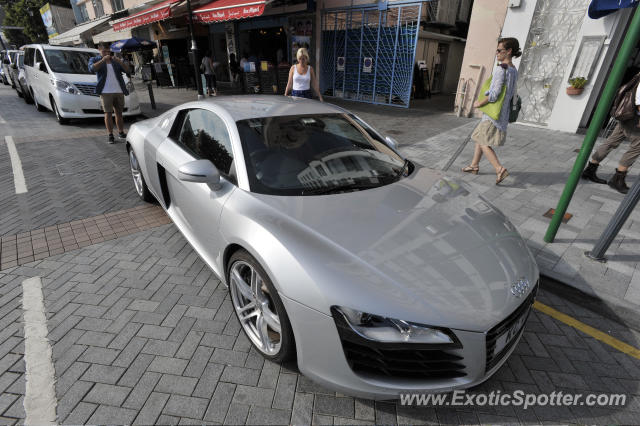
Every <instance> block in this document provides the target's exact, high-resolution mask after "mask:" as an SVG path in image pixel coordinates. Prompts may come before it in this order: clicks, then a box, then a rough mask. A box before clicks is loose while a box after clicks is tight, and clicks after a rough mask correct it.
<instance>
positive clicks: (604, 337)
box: [533, 301, 640, 359]
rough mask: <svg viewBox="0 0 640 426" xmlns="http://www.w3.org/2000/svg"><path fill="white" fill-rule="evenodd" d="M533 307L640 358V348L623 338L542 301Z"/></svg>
mask: <svg viewBox="0 0 640 426" xmlns="http://www.w3.org/2000/svg"><path fill="white" fill-rule="evenodd" d="M533 307H534V308H536V309H537V310H539V311H540V312H542V313H545V314H547V315H549V316H550V317H552V318H555V319H557V320H558V321H561V322H563V323H565V324H567V325H569V326H571V327H573V328H576V329H578V330H580V331H582V332H583V333H585V334H588V335H589V336H591V337H593V338H594V339H597V340H600V341H601V342H602V343H605V344H607V345H609V346H611V347H612V348H614V349H617V350H619V351H620V352H624V353H625V354H627V355H631V356H632V357H634V358H636V359H640V349H637V348H634V347H633V346H631V345H628V344H626V343H624V342H623V341H621V340H618V339H616V338H615V337H611V336H610V335H608V334H607V333H603V332H602V331H600V330H597V329H595V328H593V327H591V326H589V325H587V324H585V323H583V322H580V321H578V320H577V319H575V318H572V317H570V316H569V315H566V314H563V313H562V312H560V311H556V310H555V309H553V308H552V307H550V306H547V305H545V304H544V303H540V302H538V301H536V302H535V303H534V304H533Z"/></svg>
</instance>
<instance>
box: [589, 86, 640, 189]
mask: <svg viewBox="0 0 640 426" xmlns="http://www.w3.org/2000/svg"><path fill="white" fill-rule="evenodd" d="M635 98H636V99H635V103H636V108H637V111H636V117H635V118H632V119H630V120H627V121H621V122H619V123H618V124H617V125H616V127H615V129H614V130H613V133H611V136H609V137H608V138H607V140H606V141H604V143H602V145H600V146H599V147H598V149H596V151H595V152H594V153H593V155H592V156H591V161H589V165H588V166H587V168H586V169H585V170H584V172H582V178H583V179H589V180H590V181H592V182H595V183H607V184H608V185H609V186H610V187H611V188H613V189H615V190H616V191H618V192H620V193H622V194H626V193H627V192H628V191H629V187H628V186H627V183H626V182H625V178H626V176H627V171H628V170H629V167H631V166H632V165H633V163H634V162H635V161H636V158H638V156H640V127H639V126H640V85H636V96H635ZM625 139H628V140H629V142H631V145H630V146H629V149H628V150H627V152H625V153H624V154H622V158H621V159H620V162H619V163H618V167H617V168H616V172H615V174H614V175H613V176H612V177H611V179H610V180H609V181H608V182H607V181H606V180H605V179H600V178H599V177H598V176H597V175H596V170H597V169H598V165H600V162H601V161H602V160H604V159H605V158H606V157H607V155H608V154H609V153H610V152H611V151H613V150H614V149H616V148H617V147H618V146H620V144H621V143H622V141H624V140H625Z"/></svg>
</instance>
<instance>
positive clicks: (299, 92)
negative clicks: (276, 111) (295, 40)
mask: <svg viewBox="0 0 640 426" xmlns="http://www.w3.org/2000/svg"><path fill="white" fill-rule="evenodd" d="M296 59H297V60H298V63H297V64H295V65H293V66H292V67H291V69H290V70H289V81H288V82H287V88H286V90H285V91H284V95H285V96H289V93H291V96H294V97H299V98H308V99H312V98H313V91H312V90H311V88H312V87H313V90H314V91H315V92H316V94H317V95H318V99H320V102H323V101H324V100H323V99H322V94H321V93H320V86H319V85H318V79H317V78H316V74H315V72H314V71H313V67H312V66H311V65H309V52H308V51H307V49H305V48H304V47H301V48H300V49H298V52H297V53H296Z"/></svg>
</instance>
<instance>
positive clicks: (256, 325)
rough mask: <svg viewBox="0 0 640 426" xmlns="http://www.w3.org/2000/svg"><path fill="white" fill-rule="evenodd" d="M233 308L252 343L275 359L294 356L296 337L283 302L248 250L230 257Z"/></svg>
mask: <svg viewBox="0 0 640 426" xmlns="http://www.w3.org/2000/svg"><path fill="white" fill-rule="evenodd" d="M227 277H228V282H229V290H230V292H231V302H232V304H233V309H234V311H235V313H236V316H237V317H238V320H239V321H240V325H242V329H243V331H244V333H245V334H246V335H247V337H248V338H249V340H250V341H251V343H252V344H253V346H255V348H256V349H257V350H258V351H259V352H260V353H261V354H262V356H264V357H265V358H267V359H270V360H272V361H275V362H282V361H287V360H289V359H292V358H294V357H295V340H294V337H293V331H292V329H291V324H290V322H289V317H288V316H287V312H286V311H285V308H284V305H283V304H282V301H281V300H280V297H279V296H278V292H277V291H276V289H275V287H274V286H273V283H272V282H271V280H270V279H269V276H268V275H267V274H266V272H265V271H264V269H263V268H262V266H260V264H259V263H258V262H257V261H256V260H255V259H254V258H253V257H252V256H251V255H250V254H249V253H248V252H246V251H245V250H238V251H237V252H235V253H234V254H233V255H232V256H231V259H230V260H229V267H228V270H227Z"/></svg>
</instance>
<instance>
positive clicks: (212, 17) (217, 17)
mask: <svg viewBox="0 0 640 426" xmlns="http://www.w3.org/2000/svg"><path fill="white" fill-rule="evenodd" d="M265 3H266V0H257V1H256V0H216V1H213V2H211V3H209V4H206V5H204V6H202V7H199V8H198V9H196V10H194V11H193V19H194V21H197V22H202V23H205V24H206V23H209V22H219V21H229V20H232V19H244V18H251V17H254V16H260V15H262V14H263V13H264V5H265Z"/></svg>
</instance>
